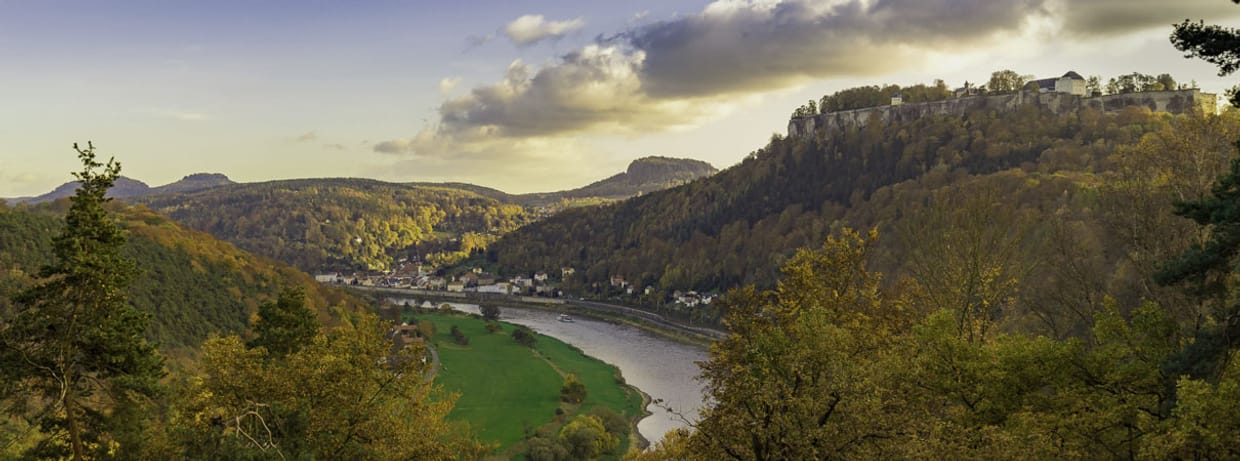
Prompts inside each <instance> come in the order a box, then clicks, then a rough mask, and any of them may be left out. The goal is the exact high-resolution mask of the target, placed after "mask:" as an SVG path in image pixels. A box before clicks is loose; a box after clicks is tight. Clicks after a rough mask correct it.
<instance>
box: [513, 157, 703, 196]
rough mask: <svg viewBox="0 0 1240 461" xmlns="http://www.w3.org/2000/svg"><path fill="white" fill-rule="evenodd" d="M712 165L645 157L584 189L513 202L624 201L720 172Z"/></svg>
mask: <svg viewBox="0 0 1240 461" xmlns="http://www.w3.org/2000/svg"><path fill="white" fill-rule="evenodd" d="M718 172H719V170H717V169H715V167H714V166H711V164H709V163H706V162H703V161H701V160H693V159H687V158H670V157H644V158H639V159H637V160H634V161H633V162H632V163H629V167H628V169H627V170H626V171H624V172H623V173H618V174H616V175H614V176H612V177H609V178H607V179H604V180H601V181H596V182H594V183H591V184H590V185H587V186H585V187H580V188H577V189H572V190H566V191H560V192H542V193H533V194H521V195H516V196H513V199H514V200H515V201H516V202H518V203H521V204H523V205H526V206H540V205H547V204H550V203H554V202H558V201H561V200H574V199H591V198H597V199H606V200H623V199H626V198H629V197H634V196H638V195H641V194H648V193H651V192H655V191H660V190H663V189H668V188H672V187H675V186H679V185H681V184H685V183H688V182H691V181H694V180H696V179H699V178H705V177H709V176H712V175H714V174H715V173H718Z"/></svg>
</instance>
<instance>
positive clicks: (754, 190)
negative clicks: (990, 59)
mask: <svg viewBox="0 0 1240 461" xmlns="http://www.w3.org/2000/svg"><path fill="white" fill-rule="evenodd" d="M1237 125H1238V123H1237V120H1236V117H1235V115H1234V114H1229V115H1227V116H1225V117H1211V118H1209V119H1194V118H1193V117H1190V116H1172V115H1169V114H1165V113H1151V112H1150V111H1149V110H1147V109H1141V108H1129V109H1127V110H1124V111H1122V112H1120V113H1119V114H1116V115H1104V114H1102V113H1100V112H1097V111H1093V110H1088V109H1087V110H1083V111H1081V112H1079V113H1076V114H1071V115H1067V116H1058V115H1055V114H1052V113H1049V112H1046V111H1040V110H1037V109H1036V108H1032V107H1031V108H1026V109H1023V110H1020V111H1016V112H1011V113H996V112H993V111H992V112H987V111H981V112H975V113H970V114H968V115H967V116H965V117H955V116H930V117H925V118H921V119H916V120H911V121H905V122H895V123H891V124H888V125H883V124H878V123H875V124H871V125H868V126H866V127H864V128H852V129H845V130H836V131H820V132H818V133H816V134H815V135H814V136H811V137H804V138H802V137H797V138H788V139H785V138H782V137H778V136H777V137H775V138H774V139H772V141H771V143H770V144H769V145H767V146H766V147H764V148H762V149H760V150H759V151H757V152H755V153H753V154H751V155H750V156H749V157H748V158H746V159H745V160H744V161H743V162H741V163H740V164H738V165H736V166H733V167H731V168H729V169H727V170H725V171H723V172H721V173H719V174H717V175H715V176H713V177H711V178H708V179H705V180H701V181H697V182H693V183H690V184H687V185H684V186H680V187H677V188H673V189H670V190H666V191H663V192H658V193H652V194H647V195H645V196H642V197H637V198H634V199H630V200H627V201H624V202H621V203H616V204H611V205H605V206H601V207H592V208H586V209H575V210H568V211H565V212H563V213H561V214H559V215H557V216H554V217H552V218H550V219H547V220H543V221H540V222H537V223H534V224H532V225H529V226H526V227H524V228H522V229H520V230H518V231H516V232H514V233H512V234H509V235H507V236H505V237H504V238H502V239H501V240H500V241H498V242H496V243H495V244H494V245H492V247H491V249H490V250H489V251H488V254H487V256H488V258H489V259H490V260H491V261H492V262H495V263H498V264H499V266H500V267H501V268H502V270H505V271H510V272H533V271H551V272H555V271H556V270H557V269H559V268H561V267H574V268H576V270H577V274H579V275H576V276H575V277H577V278H578V279H577V280H575V281H577V282H584V283H579V284H576V286H579V287H590V289H589V290H586V291H587V292H594V293H596V294H598V295H609V290H608V289H607V287H608V286H609V284H608V281H609V278H610V277H611V276H613V275H619V276H623V277H625V278H626V279H627V280H628V281H629V282H630V283H632V284H634V285H637V287H638V288H641V287H645V286H650V287H652V288H654V294H653V295H652V296H649V297H640V296H636V295H634V296H630V297H629V298H631V299H630V301H632V302H640V303H646V304H653V305H659V304H661V303H662V302H663V301H664V300H666V299H667V298H666V296H667V295H668V294H670V293H671V292H672V291H673V290H697V291H722V290H725V289H727V288H730V287H735V286H739V285H741V284H751V283H752V284H757V285H758V286H761V287H771V286H773V283H774V281H775V280H776V278H777V276H778V269H777V268H778V267H780V265H781V263H782V262H783V261H785V260H786V259H787V258H788V257H790V256H791V255H792V254H793V253H794V252H795V251H796V249H797V248H801V247H810V246H818V245H820V244H821V242H822V241H823V239H824V238H825V237H826V236H827V235H828V234H829V233H830V232H831V231H832V230H833V229H838V228H839V227H842V226H854V227H863V228H864V227H871V226H878V227H879V228H880V230H882V231H883V233H884V234H885V235H888V236H889V238H887V239H884V240H883V242H884V243H883V245H884V246H885V248H883V249H881V251H879V252H878V253H879V254H884V255H886V256H885V262H884V264H883V265H882V266H881V267H882V268H883V269H887V270H889V271H897V270H899V269H907V267H906V265H907V261H908V258H909V257H910V256H912V251H913V250H912V249H913V248H914V246H915V245H901V244H900V242H899V241H900V239H901V238H904V239H918V238H920V239H922V240H925V239H927V238H931V237H935V236H936V232H939V231H942V232H943V233H950V232H953V230H952V228H951V226H949V224H952V223H951V222H950V220H947V218H942V219H940V221H943V222H939V223H938V224H934V222H933V220H932V219H930V217H928V216H931V215H933V214H934V213H939V214H942V215H944V216H951V213H950V210H948V209H944V208H943V207H946V206H952V203H963V202H962V201H964V199H965V198H967V197H970V196H991V195H995V194H998V195H997V196H996V198H995V199H994V200H995V201H996V202H997V203H1002V204H1003V205H1004V207H1006V208H1007V209H1009V210H1012V212H1018V211H1019V212H1020V213H1023V214H1024V215H1026V216H1024V217H1023V218H1021V219H1022V220H1025V219H1027V220H1029V221H1032V222H1036V223H1042V224H1045V225H1050V224H1051V223H1055V224H1056V225H1063V226H1069V227H1071V226H1077V227H1081V228H1083V229H1086V230H1088V231H1089V233H1084V232H1082V234H1081V235H1082V236H1080V237H1077V236H1076V235H1072V236H1071V238H1073V239H1075V238H1080V239H1086V240H1088V239H1098V237H1099V236H1100V235H1102V234H1103V233H1106V232H1111V230H1110V228H1109V227H1107V226H1108V220H1113V219H1115V218H1114V216H1110V215H1107V214H1105V213H1103V210H1104V209H1105V207H1103V204H1104V203H1102V202H1105V201H1106V200H1108V199H1110V198H1111V196H1110V195H1108V194H1112V193H1115V192H1114V191H1115V190H1119V189H1123V187H1126V186H1125V184H1130V183H1128V182H1116V181H1118V179H1116V178H1115V176H1116V175H1119V174H1121V173H1125V172H1128V173H1131V172H1132V171H1137V170H1139V168H1138V166H1133V165H1126V164H1125V163H1124V162H1123V160H1124V159H1125V158H1126V157H1125V156H1127V155H1129V154H1131V153H1132V152H1134V151H1137V150H1139V148H1141V146H1142V145H1143V144H1142V143H1143V142H1147V141H1148V142H1154V141H1158V140H1159V139H1164V140H1163V141H1159V142H1163V143H1164V144H1167V145H1170V146H1171V147H1166V146H1163V147H1155V148H1147V150H1149V151H1151V152H1159V151H1161V153H1160V154H1158V155H1149V156H1148V157H1149V159H1148V160H1145V164H1146V165H1147V167H1148V165H1156V166H1157V165H1162V166H1161V167H1162V168H1170V166H1168V165H1173V164H1170V163H1168V161H1166V160H1160V159H1159V157H1160V156H1161V157H1162V158H1164V159H1165V158H1168V157H1170V154H1169V152H1170V151H1171V150H1172V148H1175V149H1180V150H1184V151H1188V152H1194V151H1195V150H1194V149H1197V147H1186V146H1191V145H1194V143H1197V144H1199V143H1205V142H1206V141H1205V140H1207V139H1212V140H1214V141H1211V142H1212V144H1209V143H1207V144H1208V148H1209V149H1210V150H1207V151H1201V152H1205V154H1208V155H1209V156H1210V157H1209V158H1208V159H1204V160H1202V159H1198V160H1197V161H1195V163H1187V161H1186V164H1195V165H1198V166H1200V165H1205V164H1210V165H1214V170H1209V171H1221V170H1220V168H1222V167H1221V166H1219V165H1222V164H1225V162H1226V159H1227V158H1228V157H1229V156H1230V154H1231V151H1230V148H1229V146H1228V143H1227V142H1225V141H1223V142H1219V141H1218V140H1219V139H1223V140H1225V139H1228V138H1227V136H1228V134H1227V133H1234V132H1236V126H1237ZM1190 126H1191V128H1192V129H1189V128H1186V127H1190ZM1194 130H1196V131H1194ZM1190 132H1197V134H1195V135H1193V136H1194V137H1193V138H1192V140H1191V142H1189V141H1174V140H1175V139H1178V138H1179V137H1186V136H1188V135H1187V134H1186V133H1190ZM1150 137H1154V138H1155V139H1154V141H1150V140H1149V139H1147V138H1150ZM1177 142H1178V144H1176V143H1177ZM1205 154H1203V155H1205ZM1220 162H1221V163H1220ZM1141 168H1146V167H1141ZM1150 174H1151V175H1153V174H1154V173H1150ZM1159 174H1162V175H1164V176H1163V177H1164V178H1165V177H1167V175H1171V174H1173V173H1171V172H1159ZM1176 174H1178V173H1176ZM1193 176H1194V177H1205V178H1207V179H1213V177H1214V175H1213V174H1207V173H1202V172H1197V173H1194V174H1193ZM1172 177H1174V176H1172ZM1164 181H1165V179H1164ZM1204 187H1206V186H1200V185H1199V186H1198V190H1201V189H1203V188H1204ZM995 191H1000V192H995ZM1160 193H1161V192H1160ZM1160 197H1162V200H1165V201H1161V202H1156V203H1151V204H1150V205H1149V207H1150V210H1147V211H1149V215H1148V216H1149V219H1157V220H1158V221H1160V222H1161V221H1166V220H1167V219H1168V218H1165V217H1161V216H1163V215H1162V214H1159V213H1165V214H1166V215H1167V216H1169V214H1170V202H1171V200H1172V198H1171V197H1169V196H1160ZM1155 204H1156V205H1157V207H1159V208H1158V210H1159V211H1158V212H1157V213H1155V212H1154V211H1153V210H1154V208H1155ZM1060 208H1063V209H1062V210H1060ZM1129 208H1131V207H1129ZM1112 211H1113V210H1112ZM1121 211H1122V210H1121ZM1108 212H1110V211H1108ZM1119 212H1120V211H1115V213H1119ZM1057 213H1062V214H1057ZM914 218H916V219H914ZM951 219H952V220H955V219H965V217H960V216H953V217H951ZM919 222H920V223H922V224H924V225H923V226H922V227H920V228H918V227H916V226H914V225H913V224H915V223H919ZM931 224H934V225H931ZM936 226H937V227H936ZM1052 231H1053V229H1048V228H1043V227H1039V228H1037V229H1036V230H1034V231H1032V232H1033V234H1038V235H1045V234H1047V233H1050V232H1052ZM901 234H903V235H901ZM1107 235H1109V234H1107ZM1169 235H1171V236H1173V237H1169V238H1168V241H1167V243H1163V244H1162V246H1167V247H1172V246H1174V245H1172V244H1170V242H1171V241H1175V242H1176V243H1177V244H1179V243H1182V242H1180V241H1181V240H1183V239H1182V238H1181V237H1174V236H1175V234H1174V233H1172V234H1169ZM1017 240H1018V246H1021V247H1028V248H1027V249H1028V250H1029V251H1035V249H1034V248H1033V247H1034V246H1035V243H1037V242H1039V240H1037V239H1034V238H1025V237H1021V238H1019V239H1017ZM1101 242H1105V243H1097V244H1096V245H1099V246H1101V249H1100V250H1099V251H1102V252H1103V253H1104V254H1103V255H1102V256H1099V257H1100V258H1103V259H1104V260H1105V261H1104V263H1103V264H1104V265H1105V266H1106V268H1107V269H1115V268H1117V267H1120V265H1121V264H1122V261H1121V259H1123V256H1122V255H1124V254H1126V253H1129V252H1130V251H1129V250H1130V249H1129V248H1126V247H1124V246H1123V245H1126V244H1129V243H1131V242H1126V241H1124V240H1123V239H1101ZM1162 252H1163V253H1165V254H1171V253H1170V252H1169V250H1167V251H1162ZM1143 264H1146V265H1148V264H1149V262H1148V261H1147V262H1145V263H1143ZM899 275H900V273H899V272H897V273H895V274H893V277H892V280H895V279H896V278H898V276H899ZM1094 275H1097V274H1094ZM1128 275H1131V274H1128ZM1125 276H1126V275H1124V274H1117V275H1116V277H1125ZM1112 282H1114V283H1119V282H1115V281H1114V280H1112V281H1111V282H1108V283H1112ZM640 291H641V290H639V292H640ZM610 295H615V293H614V292H610Z"/></svg>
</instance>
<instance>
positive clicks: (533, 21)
mask: <svg viewBox="0 0 1240 461" xmlns="http://www.w3.org/2000/svg"><path fill="white" fill-rule="evenodd" d="M585 26H586V22H585V20H583V19H581V18H576V19H569V20H565V21H548V20H547V19H546V18H544V17H543V15H541V14H527V15H525V16H521V17H519V18H517V19H514V20H513V21H512V22H510V23H508V25H506V26H504V30H503V32H504V35H506V36H507V37H508V40H511V41H512V43H514V44H516V45H517V46H530V45H533V44H535V43H538V42H541V41H543V40H559V39H561V38H564V36H565V35H568V34H570V33H573V32H576V31H578V30H581V28H583V27H585Z"/></svg>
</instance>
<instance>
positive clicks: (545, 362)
mask: <svg viewBox="0 0 1240 461" xmlns="http://www.w3.org/2000/svg"><path fill="white" fill-rule="evenodd" d="M413 318H414V319H416V320H417V321H423V322H429V323H430V324H431V325H434V331H435V333H434V334H433V335H432V339H431V341H430V344H431V346H432V347H434V348H435V349H436V350H438V352H439V355H440V370H439V372H438V375H437V378H436V382H437V383H439V384H440V385H442V386H443V388H444V390H446V391H448V392H452V393H458V394H459V395H460V397H459V399H458V400H457V402H456V407H455V408H454V409H453V411H452V413H451V414H450V415H449V418H450V419H453V420H458V421H465V422H468V423H469V424H470V426H471V427H472V429H473V430H474V432H475V434H476V435H477V436H478V437H479V438H480V439H481V440H483V441H485V442H489V443H495V444H497V445H498V446H499V448H498V450H497V451H496V453H497V454H500V455H502V456H504V457H513V456H516V455H519V454H521V453H523V452H524V451H523V450H524V449H525V448H526V447H525V445H526V444H527V441H528V440H529V439H530V438H531V437H534V438H539V437H541V438H544V439H549V440H554V439H555V438H556V436H557V435H558V432H559V430H560V428H561V427H562V426H563V425H564V424H566V423H567V422H569V421H571V420H572V419H573V418H574V417H576V416H577V415H586V414H599V415H606V414H607V413H608V412H612V414H614V415H616V417H619V418H622V419H621V421H624V423H621V424H627V426H628V430H627V431H624V432H627V434H623V433H622V434H617V435H618V436H620V437H624V439H623V440H621V443H620V446H619V447H618V448H617V450H616V453H614V454H613V455H612V456H606V457H604V459H618V457H619V456H620V455H622V454H623V453H624V452H625V450H627V449H628V447H630V446H643V444H644V442H645V439H644V438H643V437H642V436H641V435H640V433H639V432H638V431H637V426H636V424H637V422H638V421H640V420H641V419H642V418H643V417H645V416H646V415H648V413H647V412H646V411H645V408H646V405H647V403H648V402H649V400H650V396H648V395H646V394H645V393H644V392H642V391H641V390H640V389H637V388H636V387H635V386H632V385H629V384H627V383H626V382H625V381H624V378H623V377H622V376H621V374H620V371H619V369H618V368H617V367H616V366H614V365H611V364H607V363H605V362H603V361H601V360H598V359H596V358H593V357H590V356H587V355H586V354H585V353H583V352H582V351H581V350H580V349H578V348H576V347H574V346H572V345H571V344H567V343H565V342H563V341H560V340H557V339H555V338H552V337H549V336H545V335H536V336H535V337H536V338H537V340H536V343H535V345H534V347H533V348H528V347H526V346H522V345H520V344H518V343H517V342H516V341H514V340H513V339H512V331H513V330H514V329H515V328H519V327H518V326H516V325H513V324H509V323H502V322H501V323H499V325H500V328H501V330H498V331H491V330H490V329H488V328H487V322H485V321H483V320H482V319H480V318H475V317H471V316H467V315H465V314H459V313H443V312H426V311H421V310H419V311H417V312H416V313H415V314H414V315H413ZM453 328H456V329H457V330H458V331H460V332H461V335H462V336H464V337H465V338H468V341H467V344H461V343H460V342H457V341H454V339H453V336H452V335H449V334H448V333H449V332H450V331H451V330H452V329H453ZM492 328H494V327H492ZM568 374H572V375H574V376H575V377H576V378H577V379H578V380H579V381H580V382H581V383H583V384H584V385H585V387H586V391H587V393H586V398H585V399H584V400H583V401H582V402H580V403H579V404H578V403H566V402H563V401H561V399H560V387H561V385H562V384H563V381H564V378H565V377H566V376H567V375H568Z"/></svg>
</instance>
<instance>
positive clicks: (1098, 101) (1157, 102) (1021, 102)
mask: <svg viewBox="0 0 1240 461" xmlns="http://www.w3.org/2000/svg"><path fill="white" fill-rule="evenodd" d="M1216 104H1217V97H1216V96H1215V95H1214V94H1212V93H1202V92H1201V91H1200V90H1176V91H1147V92H1142V93H1128V94H1117V95H1107V96H1097V97H1083V96H1077V95H1073V94H1068V93H1058V92H1039V91H1036V90H1031V91H1021V92H1016V93H1008V94H997V95H985V96H968V97H963V98H955V99H946V100H942V101H934V102H923V103H913V104H901V105H897V106H878V107H868V108H865V109H854V110H844V111H839V112H829V113H826V114H819V115H816V116H812V117H800V118H794V119H792V120H790V121H789V122H788V136H789V137H794V136H810V135H812V134H813V133H815V132H816V131H818V130H821V129H846V128H856V127H861V126H865V125H866V124H868V123H870V122H878V123H883V124H886V123H891V122H905V121H911V120H916V119H918V118H921V117H926V116H931V115H954V116H963V115H965V114H968V113H970V112H976V111H986V110H994V111H999V112H1012V111H1015V110H1017V109H1019V108H1021V107H1024V106H1028V105H1033V106H1037V107H1039V108H1041V109H1043V110H1048V111H1050V112H1052V113H1055V114H1059V115H1066V114H1069V113H1074V112H1077V111H1080V110H1082V109H1085V108H1091V109H1094V110H1099V111H1102V112H1104V113H1114V112H1118V111H1120V110H1122V109H1124V108H1125V107H1128V106H1139V107H1146V108H1149V109H1150V110H1151V111H1154V112H1168V113H1172V114H1183V113H1189V112H1193V111H1201V112H1202V113H1205V114H1213V113H1215V112H1216V111H1217V109H1216V107H1217V106H1216Z"/></svg>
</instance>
